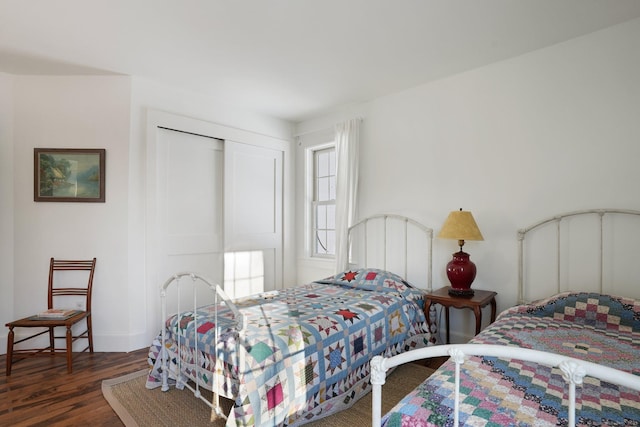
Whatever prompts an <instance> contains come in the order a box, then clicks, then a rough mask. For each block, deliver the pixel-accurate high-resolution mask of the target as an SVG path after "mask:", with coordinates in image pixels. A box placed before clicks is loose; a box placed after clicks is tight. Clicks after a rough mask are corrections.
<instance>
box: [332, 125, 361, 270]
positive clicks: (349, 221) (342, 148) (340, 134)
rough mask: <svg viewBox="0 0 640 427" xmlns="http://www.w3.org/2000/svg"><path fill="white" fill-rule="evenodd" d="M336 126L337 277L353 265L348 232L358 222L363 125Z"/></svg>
mask: <svg viewBox="0 0 640 427" xmlns="http://www.w3.org/2000/svg"><path fill="white" fill-rule="evenodd" d="M361 121H362V119H360V118H356V119H351V120H347V121H346V122H343V123H338V124H337V125H336V128H335V130H336V139H335V141H336V273H340V272H341V271H344V270H345V269H346V268H347V265H348V263H349V254H348V242H347V238H348V236H347V232H348V229H349V227H350V226H351V225H353V223H354V221H355V219H356V207H357V195H358V155H359V153H358V146H359V139H360V122H361Z"/></svg>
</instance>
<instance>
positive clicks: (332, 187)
mask: <svg viewBox="0 0 640 427" xmlns="http://www.w3.org/2000/svg"><path fill="white" fill-rule="evenodd" d="M335 199H336V177H335V176H330V177H329V199H328V200H335Z"/></svg>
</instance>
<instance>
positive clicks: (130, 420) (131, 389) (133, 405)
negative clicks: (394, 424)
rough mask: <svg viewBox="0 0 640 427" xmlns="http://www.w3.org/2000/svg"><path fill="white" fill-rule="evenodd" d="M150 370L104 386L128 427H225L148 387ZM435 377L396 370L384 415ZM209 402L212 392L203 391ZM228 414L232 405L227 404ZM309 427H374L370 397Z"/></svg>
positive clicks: (189, 397)
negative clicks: (426, 381)
mask: <svg viewBox="0 0 640 427" xmlns="http://www.w3.org/2000/svg"><path fill="white" fill-rule="evenodd" d="M147 373H148V370H146V369H145V370H143V371H139V372H135V373H133V374H129V375H125V376H123V377H118V378H114V379H110V380H105V381H103V382H102V393H103V395H104V397H105V399H106V400H107V402H109V405H111V407H112V408H113V410H114V411H115V412H116V414H118V417H120V419H121V420H122V422H123V423H124V425H125V426H126V427H147V426H149V427H151V426H153V427H156V426H171V427H175V426H212V427H221V426H224V420H223V419H218V420H215V421H214V422H211V421H210V416H211V409H210V408H209V407H208V406H207V405H206V404H205V403H204V402H202V401H201V400H199V399H196V398H194V397H193V393H192V392H191V391H190V390H187V389H184V390H177V389H175V388H171V389H170V390H169V391H167V392H163V391H161V390H160V388H157V389H154V390H147V389H146V387H145V381H146V375H147ZM432 373H433V369H430V368H427V367H424V366H422V365H418V364H415V363H408V364H405V365H402V366H399V367H398V368H396V370H395V371H394V372H393V373H391V375H389V377H388V378H387V381H386V384H385V385H384V386H383V387H382V395H383V402H382V413H383V414H385V413H386V412H387V411H389V410H390V409H391V408H392V407H393V406H394V405H395V404H396V403H397V402H398V401H400V399H402V398H403V397H404V396H405V395H406V394H408V393H409V392H410V391H411V390H413V389H414V388H415V387H416V386H417V385H418V384H419V383H421V382H422V381H423V380H424V379H425V378H427V377H428V376H429V375H431V374H432ZM201 392H202V394H203V396H205V397H206V398H207V399H208V400H209V401H210V399H211V392H209V391H208V390H204V389H201ZM222 403H223V410H224V411H225V413H228V412H229V410H230V408H231V402H230V401H227V400H226V399H225V400H224V402H222ZM306 425H307V426H309V427H333V426H335V427H344V426H349V425H351V426H364V425H371V394H368V395H367V396H365V397H363V398H362V399H360V400H359V401H357V402H356V403H355V404H354V405H353V406H352V407H351V408H349V409H347V410H344V411H342V412H339V413H337V414H334V415H331V416H329V417H326V418H322V419H319V420H317V421H314V422H311V423H308V424H306Z"/></svg>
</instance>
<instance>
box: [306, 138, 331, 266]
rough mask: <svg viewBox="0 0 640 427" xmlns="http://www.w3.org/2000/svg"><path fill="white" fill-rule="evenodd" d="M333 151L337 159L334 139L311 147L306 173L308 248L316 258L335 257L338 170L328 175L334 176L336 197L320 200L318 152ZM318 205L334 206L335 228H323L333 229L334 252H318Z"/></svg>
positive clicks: (325, 229) (326, 228)
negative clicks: (336, 178) (336, 179)
mask: <svg viewBox="0 0 640 427" xmlns="http://www.w3.org/2000/svg"><path fill="white" fill-rule="evenodd" d="M331 151H332V152H333V153H334V159H335V155H336V144H335V142H334V141H331V142H329V143H326V144H321V145H316V146H313V147H310V149H309V162H308V165H309V168H308V171H307V173H306V176H307V180H308V187H307V188H308V190H309V193H310V194H309V198H308V200H309V203H308V209H309V226H308V227H307V230H306V231H307V236H308V239H309V244H308V246H307V250H308V253H309V256H310V257H311V258H315V259H326V260H333V259H335V256H336V255H335V206H336V200H335V177H336V174H337V170H336V168H335V167H334V174H333V175H327V177H328V178H331V177H332V176H333V177H334V194H333V196H334V198H333V199H328V200H318V179H319V178H320V176H319V173H318V169H317V166H318V161H317V160H318V154H319V153H322V152H331ZM318 206H333V208H334V224H333V228H328V227H325V228H323V230H324V231H331V230H333V233H334V245H333V253H322V252H318V251H317V250H316V249H317V239H318V231H319V228H318V217H317V214H316V212H317V207H318Z"/></svg>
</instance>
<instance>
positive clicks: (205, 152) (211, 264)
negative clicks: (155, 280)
mask: <svg viewBox="0 0 640 427" xmlns="http://www.w3.org/2000/svg"><path fill="white" fill-rule="evenodd" d="M156 154H157V157H156V158H157V169H156V170H157V176H156V179H157V194H158V199H157V205H156V206H157V207H158V212H157V218H158V225H159V227H158V228H159V233H158V242H157V247H156V248H155V249H156V254H157V260H158V263H157V266H158V268H159V269H160V272H161V274H160V277H163V278H168V277H169V276H171V275H172V274H174V273H177V272H181V271H190V272H196V273H199V274H201V275H203V276H205V277H208V278H210V279H211V280H213V281H214V283H220V284H222V279H223V258H224V254H223V216H222V215H223V209H222V204H223V183H222V180H223V170H224V167H223V162H224V152H223V141H221V140H219V139H215V138H209V137H203V136H198V135H193V134H189V133H184V132H178V131H173V130H168V129H158V144H157V152H156Z"/></svg>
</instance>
